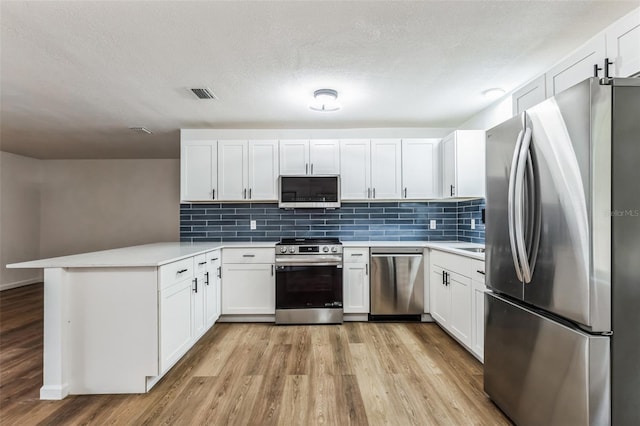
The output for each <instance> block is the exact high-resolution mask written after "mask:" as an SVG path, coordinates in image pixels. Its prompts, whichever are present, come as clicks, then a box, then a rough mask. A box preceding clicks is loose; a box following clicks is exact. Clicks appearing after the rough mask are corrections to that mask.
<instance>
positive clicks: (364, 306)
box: [342, 248, 369, 314]
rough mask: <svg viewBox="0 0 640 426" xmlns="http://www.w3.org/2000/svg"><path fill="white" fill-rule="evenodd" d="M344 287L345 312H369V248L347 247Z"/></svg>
mask: <svg viewBox="0 0 640 426" xmlns="http://www.w3.org/2000/svg"><path fill="white" fill-rule="evenodd" d="M343 268H344V269H343V275H342V277H343V278H342V287H343V298H344V313H345V314H368V313H369V249H368V248H345V249H344V252H343Z"/></svg>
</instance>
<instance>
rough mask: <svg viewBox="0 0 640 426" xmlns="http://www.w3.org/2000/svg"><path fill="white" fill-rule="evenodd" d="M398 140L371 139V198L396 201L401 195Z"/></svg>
mask: <svg viewBox="0 0 640 426" xmlns="http://www.w3.org/2000/svg"><path fill="white" fill-rule="evenodd" d="M401 152H402V145H401V142H400V139H371V198H373V199H376V200H398V199H400V198H401V195H400V194H401V193H402V154H401Z"/></svg>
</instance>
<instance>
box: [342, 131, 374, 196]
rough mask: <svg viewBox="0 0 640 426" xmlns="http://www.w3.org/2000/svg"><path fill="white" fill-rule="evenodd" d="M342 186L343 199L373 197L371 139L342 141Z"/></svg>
mask: <svg viewBox="0 0 640 426" xmlns="http://www.w3.org/2000/svg"><path fill="white" fill-rule="evenodd" d="M340 188H341V197H342V199H343V200H366V199H369V198H370V197H371V142H370V141H369V139H352V140H343V141H340Z"/></svg>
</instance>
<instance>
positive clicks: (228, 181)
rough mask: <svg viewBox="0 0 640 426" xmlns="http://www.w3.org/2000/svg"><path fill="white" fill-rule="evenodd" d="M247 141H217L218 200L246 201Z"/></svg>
mask: <svg viewBox="0 0 640 426" xmlns="http://www.w3.org/2000/svg"><path fill="white" fill-rule="evenodd" d="M247 149H248V145H247V141H231V140H227V141H218V189H219V191H220V196H219V199H220V200H225V201H230V200H246V199H248V193H247V181H248V170H247V169H248V167H247V166H248V153H247Z"/></svg>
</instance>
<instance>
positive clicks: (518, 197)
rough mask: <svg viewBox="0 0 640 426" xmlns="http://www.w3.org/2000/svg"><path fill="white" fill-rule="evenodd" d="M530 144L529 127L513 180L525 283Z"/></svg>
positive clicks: (527, 274) (527, 278)
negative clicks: (527, 176) (525, 185)
mask: <svg viewBox="0 0 640 426" xmlns="http://www.w3.org/2000/svg"><path fill="white" fill-rule="evenodd" d="M530 145H531V129H529V128H527V129H526V130H525V132H524V136H523V138H522V146H521V147H520V154H519V155H518V157H519V158H518V170H517V172H516V182H515V195H514V198H515V205H514V210H515V213H514V216H515V224H514V228H515V234H516V247H517V249H518V254H519V257H520V266H521V268H522V278H523V281H524V282H525V283H529V282H531V268H530V267H529V255H528V254H527V247H526V241H525V236H524V231H525V229H524V228H525V224H524V176H525V174H524V172H525V170H526V166H527V156H528V155H529V146H530Z"/></svg>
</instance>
